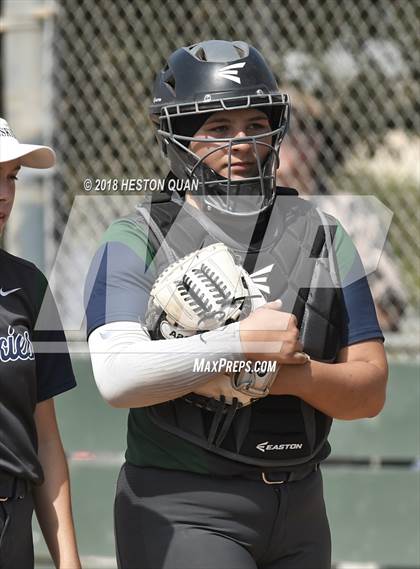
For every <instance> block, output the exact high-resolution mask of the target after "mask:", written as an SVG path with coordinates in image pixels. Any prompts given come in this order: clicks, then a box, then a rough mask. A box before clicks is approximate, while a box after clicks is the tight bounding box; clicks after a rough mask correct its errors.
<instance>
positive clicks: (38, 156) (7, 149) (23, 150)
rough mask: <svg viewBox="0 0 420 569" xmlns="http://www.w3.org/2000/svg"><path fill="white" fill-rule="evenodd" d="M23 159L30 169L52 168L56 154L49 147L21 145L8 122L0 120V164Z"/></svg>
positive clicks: (22, 162)
mask: <svg viewBox="0 0 420 569" xmlns="http://www.w3.org/2000/svg"><path fill="white" fill-rule="evenodd" d="M17 158H21V160H20V163H21V165H22V166H28V168H51V166H54V164H55V152H54V150H52V148H49V147H48V146H39V145H38V144H21V143H20V142H19V141H18V140H17V138H16V137H15V135H14V134H13V131H12V129H11V128H10V126H9V125H8V124H7V122H6V121H5V120H4V119H2V118H0V162H9V160H16V159H17Z"/></svg>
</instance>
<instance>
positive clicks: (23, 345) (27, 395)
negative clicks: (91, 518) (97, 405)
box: [0, 249, 76, 484]
mask: <svg viewBox="0 0 420 569" xmlns="http://www.w3.org/2000/svg"><path fill="white" fill-rule="evenodd" d="M75 385H76V382H75V379H74V374H73V370H72V366H71V361H70V357H69V354H68V350H67V344H66V338H65V335H64V332H63V329H62V325H61V322H60V317H59V315H58V311H57V307H56V305H55V302H54V299H53V296H52V294H51V291H50V289H49V286H48V282H47V279H46V278H45V276H44V275H43V274H42V273H41V271H40V270H39V269H38V268H37V267H36V266H35V265H33V264H32V263H30V262H28V261H25V260H23V259H19V258H18V257H14V256H13V255H10V254H9V253H6V251H3V250H2V249H0V471H6V472H8V473H11V474H13V475H15V476H18V477H20V478H26V479H28V480H29V481H31V482H32V483H34V484H40V483H41V482H42V481H43V473H42V468H41V465H40V463H39V460H38V457H37V434H36V426H35V421H34V411H35V406H36V404H37V403H39V402H41V401H44V400H46V399H50V398H51V397H54V396H55V395H58V394H59V393H63V392H64V391H67V390H68V389H71V388H73V387H75Z"/></svg>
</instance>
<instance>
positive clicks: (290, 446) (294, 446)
mask: <svg viewBox="0 0 420 569" xmlns="http://www.w3.org/2000/svg"><path fill="white" fill-rule="evenodd" d="M302 447H303V444H302V443H282V444H278V445H271V444H269V442H268V441H265V442H263V443H259V444H258V445H257V446H256V448H257V449H258V450H260V451H261V452H265V451H270V450H300V449H301V448H302Z"/></svg>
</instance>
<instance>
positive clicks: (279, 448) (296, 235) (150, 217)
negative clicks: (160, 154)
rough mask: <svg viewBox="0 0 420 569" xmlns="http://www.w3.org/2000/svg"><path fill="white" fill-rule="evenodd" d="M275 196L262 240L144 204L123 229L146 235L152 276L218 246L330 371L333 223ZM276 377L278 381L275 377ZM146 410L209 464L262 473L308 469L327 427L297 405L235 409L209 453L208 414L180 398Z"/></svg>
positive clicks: (298, 202)
mask: <svg viewBox="0 0 420 569" xmlns="http://www.w3.org/2000/svg"><path fill="white" fill-rule="evenodd" d="M279 190H280V189H278V191H279ZM283 193H287V194H289V195H280V196H278V197H277V199H276V202H275V204H274V206H273V209H272V211H271V214H270V217H269V219H268V220H264V222H263V227H264V228H263V230H262V231H261V230H260V231H259V232H256V231H254V232H253V231H252V229H251V230H250V231H249V232H248V233H249V238H248V239H242V240H241V241H238V240H235V239H233V238H232V236H231V235H230V234H227V233H225V232H224V231H223V230H222V229H221V228H220V227H219V226H218V225H216V224H215V223H213V222H212V221H211V220H210V219H209V218H208V217H207V216H205V215H204V214H203V213H202V212H200V211H198V210H196V209H195V208H192V207H191V206H190V205H189V204H185V203H183V202H181V201H179V202H178V201H169V200H168V201H166V202H162V203H153V202H152V203H151V204H150V206H148V207H147V208H145V207H140V208H139V209H138V213H137V215H135V216H133V217H132V218H131V219H132V221H135V222H136V223H137V224H138V225H139V226H140V228H141V230H142V231H144V232H146V233H147V235H148V240H149V245H150V250H152V251H154V252H155V255H154V258H153V264H154V268H155V269H156V272H157V274H160V273H161V272H162V271H163V270H164V269H165V268H166V267H167V266H168V265H169V264H171V263H172V262H173V261H175V260H176V259H179V258H181V257H183V256H185V255H187V254H188V253H191V252H192V251H195V250H197V249H200V248H202V247H206V246H207V245H210V244H211V243H216V242H220V241H221V242H224V243H225V244H226V245H227V246H228V247H230V249H231V250H233V252H234V254H235V255H236V256H237V258H238V259H239V260H240V261H241V263H242V265H243V267H244V268H245V269H246V270H247V271H248V273H249V274H250V275H251V278H252V279H253V280H254V282H255V283H256V284H257V286H258V287H259V288H260V290H261V291H262V292H263V294H264V296H265V297H266V300H267V302H269V301H271V300H275V299H277V298H281V300H282V301H283V307H282V310H283V311H284V312H290V313H293V314H294V315H295V316H296V318H297V320H298V325H299V329H300V340H301V342H302V344H303V348H304V351H305V352H306V353H308V354H309V355H310V356H311V358H312V359H314V360H318V361H321V362H327V363H333V362H335V360H336V357H337V354H338V351H339V349H340V330H341V328H342V326H343V322H342V318H343V314H344V310H343V309H342V296H341V289H340V288H339V287H338V285H337V281H336V277H335V274H336V272H335V263H334V253H333V250H332V249H333V248H332V246H331V243H332V240H333V236H334V229H335V220H334V219H333V218H331V217H329V216H326V215H325V214H322V213H321V212H319V211H318V210H317V209H316V208H314V206H312V205H311V204H310V203H308V202H307V201H305V200H302V199H300V198H298V197H297V195H296V194H295V192H294V191H291V190H290V189H289V190H287V189H283ZM245 223H246V222H245ZM257 233H258V234H257ZM252 234H253V235H252ZM251 235H252V237H251ZM279 373H280V377H281V369H280V372H279ZM146 409H147V413H148V416H149V418H150V419H151V421H152V422H153V423H154V424H156V425H157V426H159V427H160V428H161V429H164V430H166V431H168V432H170V433H172V434H174V435H177V436H179V437H182V438H183V439H186V440H188V441H190V442H192V443H194V444H196V445H198V446H200V447H202V448H204V449H206V450H208V451H211V453H215V454H216V455H220V456H223V457H225V458H228V459H231V460H235V461H239V462H241V463H244V464H248V465H254V466H258V467H264V468H279V467H285V466H289V467H293V466H297V465H299V464H303V463H306V462H308V461H310V460H311V459H312V458H314V457H315V456H316V455H317V454H319V452H320V451H321V449H322V448H323V447H324V445H325V444H327V437H328V434H329V431H330V427H331V423H332V419H331V418H330V417H328V416H327V415H325V414H324V413H322V412H320V411H318V410H316V409H314V408H313V407H312V406H310V405H308V404H307V403H305V402H304V401H302V400H301V399H299V398H297V397H294V396H270V395H269V396H267V397H265V398H262V399H259V400H258V401H257V402H255V403H254V404H253V405H250V406H247V407H244V408H241V409H239V410H238V411H237V412H236V415H235V417H234V419H233V421H232V423H231V425H230V427H229V429H228V431H227V434H226V436H225V437H224V438H223V440H222V441H221V442H220V440H219V442H218V444H216V443H215V442H214V441H215V440H216V439H215V437H214V432H213V435H211V436H210V432H212V431H214V412H211V411H207V410H205V409H200V408H199V407H196V406H194V405H192V404H190V403H188V402H187V401H185V400H184V399H183V398H179V399H176V400H173V401H168V402H165V403H160V404H158V405H153V406H151V407H148V408H146ZM212 425H213V427H212ZM221 428H223V426H221ZM209 460H211V458H210V459H209Z"/></svg>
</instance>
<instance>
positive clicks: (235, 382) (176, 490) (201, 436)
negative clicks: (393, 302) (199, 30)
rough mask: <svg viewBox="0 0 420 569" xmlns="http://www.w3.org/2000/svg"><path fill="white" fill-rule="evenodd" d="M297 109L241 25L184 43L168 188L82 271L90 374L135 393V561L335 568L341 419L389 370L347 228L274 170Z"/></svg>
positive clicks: (177, 58) (169, 104)
mask: <svg viewBox="0 0 420 569" xmlns="http://www.w3.org/2000/svg"><path fill="white" fill-rule="evenodd" d="M289 115H290V101H289V97H288V96H287V94H286V93H280V92H279V91H278V88H277V84H276V81H275V79H274V76H273V74H272V72H271V70H270V69H269V67H268V65H267V63H266V62H265V60H264V59H263V57H262V55H261V54H260V53H259V52H258V51H257V50H256V49H255V48H253V47H252V46H250V45H248V44H246V43H245V42H237V41H235V42H228V41H219V40H213V41H204V42H200V43H198V44H195V45H192V46H189V47H183V48H180V49H178V50H176V51H175V52H174V53H173V54H172V55H171V56H170V57H169V59H168V61H167V63H166V64H165V66H164V68H163V70H162V71H161V72H160V73H159V74H158V77H157V79H156V83H155V87H154V98H153V102H152V105H151V118H152V121H153V124H154V126H155V129H156V135H157V139H158V141H159V144H160V147H161V149H162V151H163V154H164V155H165V156H166V157H167V159H168V160H169V164H170V172H169V174H168V177H167V180H166V183H167V187H168V191H167V192H164V193H163V194H162V195H159V196H157V195H154V196H153V199H152V200H151V202H150V203H149V204H148V205H147V206H146V205H143V206H142V207H139V208H138V209H137V211H136V212H133V213H132V215H129V216H127V217H125V218H122V219H119V220H117V221H116V222H114V223H113V224H112V225H111V226H110V228H109V229H108V230H107V232H106V234H105V237H104V240H103V245H102V246H101V247H100V249H99V250H98V252H97V254H96V256H95V258H94V259H93V262H92V266H91V270H90V274H89V278H88V281H87V286H86V310H87V327H88V336H89V346H90V350H91V357H92V365H93V370H94V374H95V380H96V382H97V385H98V388H99V390H100V392H101V394H102V395H103V397H104V398H105V399H106V400H107V401H108V402H109V403H110V404H111V405H114V406H116V407H122V408H129V409H130V412H129V418H128V438H127V441H128V443H127V452H126V463H125V465H124V466H123V467H122V469H121V473H120V477H119V481H118V486H117V494H116V500H115V531H116V544H117V553H118V564H119V567H121V568H124V569H127V568H134V567H136V568H144V569H146V568H147V569H158V568H165V569H181V568H182V569H204V568H206V569H210V568H211V569H221V568H225V567H230V568H232V569H233V568H237V569H239V568H240V569H247V568H249V569H251V568H252V569H255V568H257V567H258V568H260V569H298V568H299V569H304V568H306V569H313V568H314V567H316V568H323V569H326V568H328V567H330V564H331V546H330V533H329V526H328V520H327V517H326V512H325V505H324V500H323V489H322V478H321V473H320V469H319V464H320V463H321V462H322V461H323V460H325V458H327V456H328V455H329V453H330V446H329V444H328V440H327V439H328V433H329V430H330V427H331V423H332V420H333V418H339V419H357V418H360V417H370V416H374V415H376V414H377V413H379V411H380V410H381V408H382V406H383V403H384V397H385V383H386V375H387V371H386V361H385V356H384V350H383V345H382V340H383V337H382V333H381V330H380V329H379V327H378V323H377V320H376V316H375V311H374V308H373V303H372V299H371V295H370V291H369V288H368V285H367V282H366V278H365V277H364V275H363V269H362V266H361V263H360V259H359V258H358V255H357V253H356V251H355V249H354V247H353V246H352V243H351V241H350V240H349V238H348V236H347V235H346V234H345V232H344V231H343V229H342V227H341V226H340V224H339V222H337V220H335V219H334V218H331V217H329V216H326V215H325V214H323V212H320V211H318V210H317V209H316V208H315V207H313V206H312V205H311V204H310V203H309V202H307V201H304V200H301V199H300V198H299V197H298V194H297V191H296V190H294V189H292V188H284V187H276V184H275V172H276V169H277V167H278V151H279V148H280V145H281V142H282V140H283V138H284V136H285V134H286V131H287V126H288V122H289ZM173 180H176V181H177V187H179V186H180V185H181V186H182V184H178V182H185V187H186V188H188V189H187V190H186V191H185V192H184V191H180V192H179V193H177V192H170V191H169V186H170V182H171V181H173ZM192 188H195V190H193V189H192ZM197 360H199V361H201V360H204V361H205V365H203V366H201V367H200V368H199V370H198V371H197ZM221 361H223V362H226V369H224V370H221V369H220V366H219V367H218V364H220V362H221ZM261 361H264V362H267V361H273V362H274V363H275V364H276V370H275V372H274V373H273V372H264V373H258V371H257V364H258V363H259V362H261ZM243 362H245V363H249V362H251V364H252V365H254V366H255V367H254V368H251V370H244V369H241V371H238V369H237V364H238V363H243ZM227 364H229V365H227ZM235 366H236V367H235ZM194 369H195V371H194Z"/></svg>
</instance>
